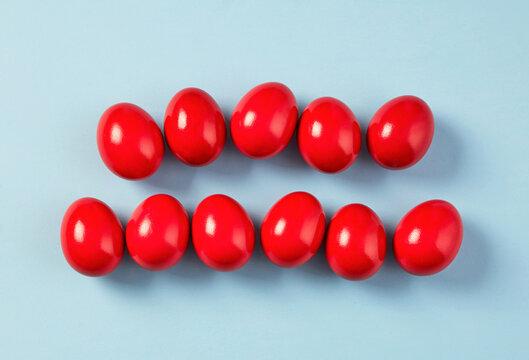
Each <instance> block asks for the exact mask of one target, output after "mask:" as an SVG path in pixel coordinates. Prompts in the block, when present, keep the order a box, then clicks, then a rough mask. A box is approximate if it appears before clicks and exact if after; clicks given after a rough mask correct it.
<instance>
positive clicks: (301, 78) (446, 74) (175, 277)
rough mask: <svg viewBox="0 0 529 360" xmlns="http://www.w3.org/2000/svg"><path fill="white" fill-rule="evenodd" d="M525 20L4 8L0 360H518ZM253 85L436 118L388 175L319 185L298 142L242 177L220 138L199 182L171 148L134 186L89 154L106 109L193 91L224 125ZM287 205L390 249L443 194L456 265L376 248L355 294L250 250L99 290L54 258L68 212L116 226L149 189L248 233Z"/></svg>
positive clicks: (278, 5) (347, 175) (419, 10)
mask: <svg viewBox="0 0 529 360" xmlns="http://www.w3.org/2000/svg"><path fill="white" fill-rule="evenodd" d="M527 4H528V3H527V2H525V1H518V2H516V1H512V2H504V1H496V2H492V1H467V2H461V1H443V2H437V3H434V2H424V1H415V2H412V1H398V2H397V1H394V2H389V1H388V2H383V1H365V2H349V1H343V2H336V1H321V2H316V1H292V2H288V3H287V2H285V1H271V0H268V1H263V2H250V1H208V2H194V1H186V2H182V3H180V4H177V3H176V2H171V1H167V2H152V1H151V2H147V1H137V2H130V1H123V2H108V1H100V2H99V1H85V2H72V1H55V2H37V1H33V2H24V1H2V4H1V5H0V44H1V52H0V69H1V71H0V104H1V106H0V109H1V117H0V121H1V129H2V141H1V142H0V147H1V151H0V154H1V155H0V156H1V169H2V175H3V180H2V182H1V183H0V191H1V197H0V199H1V207H0V242H1V248H0V273H1V276H0V305H1V306H0V358H2V359H26V358H34V359H36V358H39V359H44V358H47V359H60V358H64V359H81V360H82V359H116V358H126V359H145V358H181V359H190V358H202V359H212V358H216V359H234V358H251V359H269V358H270V359H271V358H273V359H278V358H304V359H315V358H359V359H360V358H373V359H374V358H389V357H391V358H393V359H400V358H402V359H424V358H428V359H447V358H459V359H461V358H501V359H527V358H529V342H528V341H527V340H528V338H527V334H528V331H529V326H528V320H529V305H528V304H529V296H528V295H529V289H528V286H527V281H528V280H527V279H528V277H529V262H528V261H527V256H528V255H527V254H528V252H529V241H528V235H529V232H528V230H527V229H528V227H527V219H528V215H529V211H528V210H529V209H528V201H529V188H528V187H529V185H528V184H529V173H528V166H527V165H528V161H527V154H528V150H529V148H528V145H527V144H528V132H529V125H528V118H527V114H529V96H528V94H529V91H528V90H529V86H528V84H529V70H528V64H529V40H528V39H529V36H528V34H529V25H528V24H529V23H528V22H527V15H528V13H529V6H528V5H527ZM265 81H280V82H283V83H285V84H286V85H287V86H289V87H290V88H291V89H292V91H293V92H294V94H295V95H296V97H297V99H298V103H299V106H300V108H301V109H303V108H304V107H305V106H306V105H307V104H308V103H309V102H310V101H311V100H313V99H314V98H316V97H320V96H334V97H337V98H339V99H341V100H342V101H344V102H345V103H346V104H348V105H349V106H350V107H351V109H352V110H353V111H354V113H355V114H356V116H357V118H358V120H359V123H360V124H361V127H362V129H363V132H364V133H365V129H366V127H367V124H368V122H369V120H370V117H371V116H372V115H373V114H374V112H375V111H376V110H377V109H378V107H380V106H381V105H382V104H383V103H384V102H386V101H387V100H389V99H391V98H393V97H396V96H398V95H402V94H414V95H417V96H420V97H421V98H423V99H424V100H426V101H427V102H428V104H429V105H430V107H431V108H432V111H433V113H434V115H435V119H436V129H435V136H434V139H433V143H432V146H431V148H430V150H429V152H428V154H427V155H426V157H425V158H424V159H423V160H422V161H421V162H420V163H419V164H417V165H416V166H414V167H412V168H410V169H408V170H404V171H398V172H395V171H388V170H384V169H382V168H380V167H378V166H377V165H376V164H375V163H374V162H373V161H372V160H371V159H370V158H369V155H368V154H367V152H366V148H365V144H363V148H362V152H361V155H360V157H359V159H358V160H357V161H356V163H355V164H354V165H353V166H352V167H351V168H350V169H348V170H347V171H345V172H344V173H341V174H338V175H324V174H321V173H318V172H316V171H315V170H313V169H311V168H310V167H309V166H308V165H306V164H305V163H304V162H303V160H302V159H301V157H300V155H299V153H298V151H297V148H296V144H295V143H292V144H291V145H290V146H289V147H288V148H287V149H286V151H284V152H283V153H281V154H280V155H279V156H277V157H275V158H273V159H270V160H265V161H255V160H250V159H247V158H245V157H244V156H243V155H241V154H240V153H238V152H237V151H236V149H235V148H234V146H233V144H232V143H231V141H229V142H228V144H227V146H226V148H225V150H224V152H223V153H222V154H221V156H220V157H219V159H218V160H217V161H216V162H215V163H214V164H212V165H211V166H207V167H204V168H198V169H197V168H190V167H187V166H184V165H183V164H181V163H179V162H178V161H177V160H176V159H174V158H173V157H172V156H171V154H169V153H168V154H167V156H166V158H165V159H164V162H163V164H162V166H161V168H160V170H159V171H158V172H157V173H156V174H155V175H154V176H153V177H152V178H150V179H148V180H145V181H140V182H128V181H126V180H122V179H120V178H117V177H116V176H114V175H113V174H111V173H110V171H108V170H107V169H106V168H105V166H104V165H103V163H102V161H101V159H100V158H99V155H98V152H97V147H96V137H95V133H96V126H97V122H98V119H99V116H100V115H101V114H102V113H103V111H104V110H105V109H106V108H107V107H108V106H110V105H111V104H114V103H116V102H121V101H128V102H133V103H136V104H138V105H139V106H141V107H143V108H144V109H146V110H147V111H148V112H150V113H151V114H152V115H153V116H154V117H155V119H156V120H157V121H158V123H159V124H161V122H162V121H163V114H164V111H165V107H166V106H167V104H168V102H169V100H170V99H171V97H172V96H173V95H174V93H176V92H177V91H178V90H180V89H182V88H184V87H188V86H196V87H200V88H202V89H204V90H206V91H208V92H209V93H210V94H211V95H212V96H213V97H214V98H215V99H216V100H217V101H218V103H219V104H220V105H221V107H222V109H223V111H224V112H225V115H226V117H227V118H229V115H230V113H231V111H232V110H233V108H234V106H235V104H236V103H237V101H238V100H239V99H240V97H241V96H242V95H243V94H244V93H245V92H246V91H248V90H249V89H250V88H251V87H253V86H255V85H257V84H259V83H262V82H265ZM294 190H304V191H309V192H311V193H313V194H314V195H315V196H317V197H318V198H319V199H320V201H321V202H322V204H323V205H324V207H325V210H326V214H327V217H328V218H330V217H331V216H332V214H333V213H334V212H335V211H336V210H337V209H338V208H339V207H341V206H343V205H345V204H347V203H351V202H361V203H365V204H366V205H368V206H370V207H372V208H373V209H374V210H375V211H376V212H377V213H378V214H379V216H380V217H381V219H382V220H383V222H384V224H385V226H386V228H387V231H388V232H389V233H392V232H393V229H394V228H395V225H396V223H397V222H398V221H399V219H400V218H401V217H402V216H403V215H404V214H405V213H406V212H407V211H408V210H409V209H411V208H412V207H413V206H415V205H416V204H418V203H420V202H422V201H425V200H428V199H432V198H441V199H445V200H448V201H450V202H452V203H453V204H454V205H455V206H456V207H457V208H458V209H459V211H460V213H461V215H462V217H463V221H464V226H465V235H464V239H463V245H462V248H461V251H460V253H459V255H458V256H457V258H456V259H455V261H454V262H453V264H452V265H451V266H450V267H449V268H448V269H447V270H446V271H444V272H442V273H440V274H438V275H435V276H432V277H424V278H418V277H413V276H411V275H409V274H407V273H405V272H404V271H402V270H401V269H400V268H399V267H398V265H396V263H395V261H394V259H393V257H392V255H391V254H388V258H387V260H386V262H385V264H384V266H383V267H382V269H381V270H380V272H379V273H378V274H376V275H375V276H374V277H373V278H371V279H369V280H367V281H364V282H348V281H345V280H342V279H341V278H339V277H337V276H336V275H334V273H332V272H331V270H330V269H329V268H328V266H327V264H326V261H325V257H324V255H323V252H320V253H319V254H318V255H317V256H316V257H315V258H314V259H313V260H311V261H310V262H309V263H307V264H306V265H304V266H302V267H300V268H297V269H290V270H285V269H280V268H278V267H275V266H273V265H272V264H271V263H269V262H268V260H267V259H266V258H265V257H264V255H263V254H262V251H261V250H260V249H258V250H257V251H256V253H255V254H254V256H253V257H252V259H251V260H250V262H249V263H248V264H247V266H245V267H244V268H243V269H241V270H240V271H236V272H233V273H216V272H214V271H212V270H209V269H208V268H206V266H205V265H203V264H202V263H201V262H200V261H199V260H198V258H197V256H196V255H195V253H194V252H193V251H188V253H186V255H185V257H184V259H183V260H182V261H181V262H180V263H179V264H178V265H176V266H175V267H174V268H172V269H171V270H168V271H166V272H162V273H151V272H148V271H144V270H142V269H140V268H139V267H138V266H136V265H135V264H134V263H133V262H132V261H131V260H130V259H129V258H128V257H126V258H124V260H123V262H122V264H121V265H120V266H119V267H118V269H117V270H116V271H115V272H114V273H112V274H111V275H110V276H107V277H104V278H87V277H83V276H81V275H79V274H77V273H76V272H75V271H73V270H72V269H71V268H70V267H69V266H68V265H67V263H66V261H65V260H64V258H63V256H62V252H61V248H60V243H59V228H60V223H61V219H62V216H63V214H64V212H65V210H66V208H67V207H68V205H69V204H70V203H71V202H72V201H74V200H75V199H77V198H79V197H83V196H93V197H97V198H100V199H101V200H103V201H105V202H106V203H108V204H109V205H110V206H111V207H112V208H113V209H114V210H115V211H116V213H117V214H118V215H119V216H120V218H121V219H122V221H123V224H126V221H127V218H128V217H129V216H130V214H131V213H132V211H133V210H134V208H135V207H136V205H137V204H138V203H139V202H141V201H142V200H143V199H144V198H146V197H147V196H150V195H153V194H156V193H168V194H171V195H173V196H175V197H177V198H178V199H179V200H180V201H181V202H182V203H183V204H184V206H185V207H186V208H187V209H188V211H189V212H192V211H193V210H194V207H195V206H196V205H197V204H198V202H199V201H200V200H201V199H202V198H204V197H206V196H207V195H210V194H212V193H225V194H227V195H230V196H232V197H234V198H235V199H237V200H238V201H239V202H240V203H241V204H242V205H243V206H245V207H246V209H247V210H248V212H249V213H250V214H251V216H252V218H253V220H254V222H255V223H256V224H257V225H258V224H259V223H260V221H261V220H262V218H263V216H264V214H265V213H266V211H267V210H268V208H269V207H270V206H271V205H272V204H273V203H274V202H275V201H276V200H277V199H279V198H280V197H281V196H282V195H284V194H286V193H288V192H291V191H294Z"/></svg>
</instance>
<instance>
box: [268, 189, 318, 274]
mask: <svg viewBox="0 0 529 360" xmlns="http://www.w3.org/2000/svg"><path fill="white" fill-rule="evenodd" d="M324 234H325V214H324V212H323V208H322V206H321V204H320V202H319V201H318V199H316V198H315V197H314V196H312V195H311V194H309V193H306V192H302V191H299V192H293V193H290V194H288V195H285V196H284V197H282V198H281V199H280V200H279V201H278V202H276V203H275V204H274V205H273V206H272V208H271V209H270V210H269V211H268V213H267V214H266V216H265V218H264V220H263V224H262V226H261V243H262V247H263V251H264V253H265V255H266V256H267V257H268V259H269V260H270V261H271V262H273V263H274V264H276V265H278V266H281V267H286V268H291V267H297V266H300V265H303V264H304V263H306V262H307V261H309V260H310V259H311V258H312V257H313V256H314V254H316V252H317V251H318V249H319V248H320V246H321V243H322V241H323V236H324Z"/></svg>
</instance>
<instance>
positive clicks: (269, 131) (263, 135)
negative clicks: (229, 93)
mask: <svg viewBox="0 0 529 360" xmlns="http://www.w3.org/2000/svg"><path fill="white" fill-rule="evenodd" d="M297 121H298V106H297V105H296V98H295V97H294V94H292V91H290V89H289V88H287V87H286V86H285V85H283V84H280V83H276V82H270V83H265V84H261V85H259V86H256V87H254V88H253V89H252V90H250V91H249V92H248V93H247V94H246V95H244V97H243V98H242V99H241V100H240V101H239V103H238V104H237V106H236V107H235V110H234V111H233V115H232V117H231V123H230V128H231V136H232V138H233V142H234V143H235V145H236V146H237V148H238V149H239V151H240V152H242V153H243V154H244V155H246V156H248V157H250V158H254V159H266V158H270V157H272V156H275V155H277V154H279V153H280V152H281V151H282V150H283V149H284V148H285V147H286V146H287V144H288V143H289V141H290V139H291V138H292V135H293V134H294V130H295V129H296V123H297Z"/></svg>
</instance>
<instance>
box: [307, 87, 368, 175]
mask: <svg viewBox="0 0 529 360" xmlns="http://www.w3.org/2000/svg"><path fill="white" fill-rule="evenodd" d="M361 143H362V134H361V132H360V126H359V125H358V122H357V121H356V118H355V116H354V114H353V112H352V111H351V110H350V109H349V108H348V107H347V105H345V104H344V103H343V102H341V101H340V100H337V99H334V98H332V97H323V98H319V99H316V100H314V101H312V102H311V103H310V104H309V105H308V106H307V107H306V108H305V110H304V111H303V114H302V115H301V120H300V122H299V127H298V146H299V151H300V152H301V155H302V156H303V158H304V159H305V161H306V162H307V163H308V164H309V165H310V166H312V167H313V168H315V169H316V170H319V171H322V172H326V173H337V172H340V171H343V170H345V169H347V168H348V167H349V166H351V165H352V163H353V162H354V161H355V160H356V157H357V156H358V153H359V152H360V145H361Z"/></svg>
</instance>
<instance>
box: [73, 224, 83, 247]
mask: <svg viewBox="0 0 529 360" xmlns="http://www.w3.org/2000/svg"><path fill="white" fill-rule="evenodd" d="M84 232H85V227H84V224H83V223H82V222H81V220H77V222H76V223H75V226H74V228H73V238H74V239H75V241H77V242H79V243H80V242H83V238H84Z"/></svg>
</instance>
